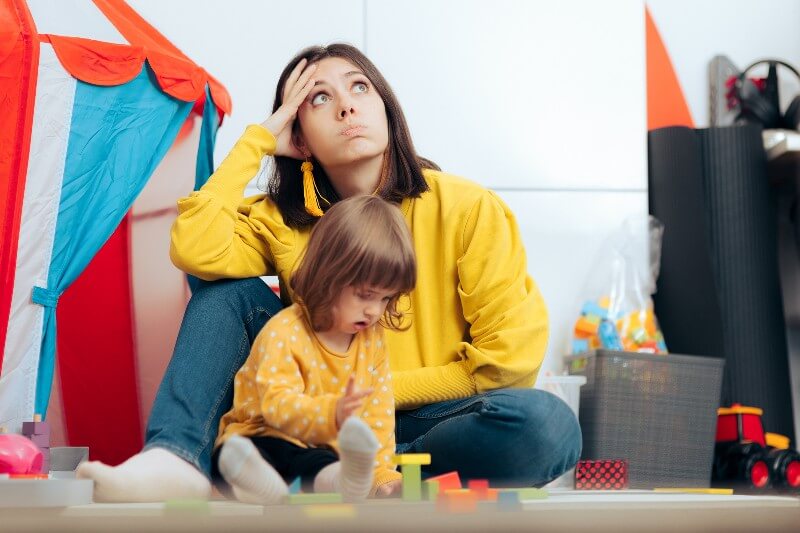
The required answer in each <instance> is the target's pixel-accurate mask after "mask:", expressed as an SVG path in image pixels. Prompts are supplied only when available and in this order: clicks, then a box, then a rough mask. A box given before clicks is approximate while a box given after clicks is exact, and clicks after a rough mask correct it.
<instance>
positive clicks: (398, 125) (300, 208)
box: [267, 43, 439, 228]
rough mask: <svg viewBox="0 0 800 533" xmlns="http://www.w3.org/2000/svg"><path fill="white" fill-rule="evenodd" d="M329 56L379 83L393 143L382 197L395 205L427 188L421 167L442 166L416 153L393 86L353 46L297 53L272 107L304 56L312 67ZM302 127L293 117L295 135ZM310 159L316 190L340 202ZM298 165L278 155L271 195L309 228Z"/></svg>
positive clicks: (287, 217)
mask: <svg viewBox="0 0 800 533" xmlns="http://www.w3.org/2000/svg"><path fill="white" fill-rule="evenodd" d="M328 57H338V58H341V59H344V60H346V61H349V62H350V63H352V64H353V65H355V66H356V67H358V68H359V69H361V71H362V72H363V73H364V75H365V76H366V77H367V78H368V79H369V81H370V82H371V83H372V85H373V86H374V87H375V90H376V91H377V92H378V94H379V95H380V97H381V99H382V100H383V103H384V107H385V108H386V119H387V123H388V128H389V146H388V147H387V149H386V157H385V160H384V161H385V163H384V165H385V166H386V167H387V168H384V169H383V173H382V175H383V176H385V179H384V180H382V184H381V186H380V189H379V190H378V191H377V194H378V195H379V196H380V197H381V198H383V199H384V200H387V201H390V202H394V203H400V202H401V201H402V200H403V199H404V198H417V197H419V196H420V195H421V194H422V193H423V192H425V191H427V190H428V184H427V182H426V181H425V177H424V176H423V175H422V169H423V168H430V169H436V170H438V169H439V167H438V166H436V164H435V163H433V162H432V161H429V160H427V159H425V158H422V157H419V156H418V155H417V152H416V150H415V149H414V143H413V142H412V141H411V133H410V132H409V130H408V124H407V123H406V118H405V116H404V115H403V110H402V109H401V108H400V103H399V102H398V101H397V97H396V96H395V95H394V92H393V91H392V88H391V87H390V86H389V83H388V82H387V81H386V79H385V78H384V77H383V75H382V74H381V73H380V71H379V70H378V69H377V68H376V67H375V65H374V64H373V63H372V61H370V60H369V59H368V58H367V57H366V56H365V55H364V54H362V53H361V51H359V50H358V49H357V48H355V47H354V46H350V45H348V44H341V43H336V44H330V45H328V46H312V47H309V48H306V49H305V50H303V51H301V52H300V53H299V54H297V55H296V56H295V57H294V58H293V59H292V60H291V61H290V62H289V64H288V65H286V68H285V69H284V70H283V72H282V73H281V77H280V79H279V80H278V86H277V87H276V89H275V104H274V105H273V106H272V111H273V112H275V111H277V110H278V108H279V107H280V106H281V105H282V104H283V89H284V87H285V86H286V80H287V79H288V78H289V75H290V74H291V73H292V70H294V67H295V66H297V64H298V63H299V62H300V61H301V60H303V59H306V60H307V61H308V63H307V65H311V64H314V63H317V62H319V61H321V60H323V59H325V58H328ZM299 127H300V125H299V121H297V120H295V121H294V125H293V130H292V134H293V135H294V136H296V135H298V133H299ZM312 162H313V163H314V179H315V181H316V182H317V188H318V189H319V191H320V192H321V193H322V195H324V196H325V198H327V199H329V200H330V201H331V203H332V204H334V203H336V201H337V200H339V197H338V195H337V194H336V191H335V190H334V188H333V185H332V184H331V182H330V180H329V179H328V176H327V175H326V174H325V170H324V169H323V168H322V165H320V164H318V163H317V162H316V161H313V160H312ZM300 163H301V162H300V161H298V160H296V159H292V158H290V157H283V156H276V157H275V166H274V167H273V168H272V175H271V176H270V180H269V185H268V188H267V192H268V193H269V197H270V199H271V200H272V201H273V202H274V203H275V205H277V206H278V209H279V210H280V212H281V215H283V220H284V222H286V224H287V225H288V226H290V227H293V228H300V227H303V226H307V225H309V224H313V223H314V222H315V221H316V220H317V219H316V218H315V217H313V216H312V215H310V214H308V213H307V212H306V209H305V202H304V196H303V174H302V172H301V171H300ZM320 205H321V207H322V209H323V210H325V209H326V208H328V206H327V205H325V204H324V202H320Z"/></svg>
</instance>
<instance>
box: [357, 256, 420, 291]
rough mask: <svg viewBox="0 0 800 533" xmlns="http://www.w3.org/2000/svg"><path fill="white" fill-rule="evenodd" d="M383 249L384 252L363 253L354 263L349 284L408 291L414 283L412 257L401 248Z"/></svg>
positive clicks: (414, 269)
mask: <svg viewBox="0 0 800 533" xmlns="http://www.w3.org/2000/svg"><path fill="white" fill-rule="evenodd" d="M383 251H384V253H372V254H365V257H363V258H362V259H361V261H358V262H357V263H356V268H355V273H354V276H353V281H352V283H351V285H355V286H370V287H379V288H381V289H386V290H391V291H396V292H410V291H411V290H412V289H413V288H414V285H415V283H416V265H415V262H414V257H413V256H409V257H406V256H405V255H406V254H404V253H403V252H402V251H401V250H397V251H392V250H383Z"/></svg>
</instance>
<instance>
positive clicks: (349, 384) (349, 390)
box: [344, 375, 356, 397]
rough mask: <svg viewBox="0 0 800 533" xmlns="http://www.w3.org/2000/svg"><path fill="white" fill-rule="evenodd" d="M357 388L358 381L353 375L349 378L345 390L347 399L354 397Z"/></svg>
mask: <svg viewBox="0 0 800 533" xmlns="http://www.w3.org/2000/svg"><path fill="white" fill-rule="evenodd" d="M355 388H356V379H355V377H353V376H352V375H351V376H350V377H349V378H347V386H346V387H345V388H344V395H345V397H347V396H350V395H352V394H353V391H354V390H355Z"/></svg>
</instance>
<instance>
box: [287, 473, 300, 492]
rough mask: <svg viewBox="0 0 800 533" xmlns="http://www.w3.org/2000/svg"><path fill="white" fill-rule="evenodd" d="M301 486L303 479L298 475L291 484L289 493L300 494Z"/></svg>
mask: <svg viewBox="0 0 800 533" xmlns="http://www.w3.org/2000/svg"><path fill="white" fill-rule="evenodd" d="M300 488H301V480H300V478H299V477H296V478H295V479H294V481H292V484H291V485H289V494H299V493H300Z"/></svg>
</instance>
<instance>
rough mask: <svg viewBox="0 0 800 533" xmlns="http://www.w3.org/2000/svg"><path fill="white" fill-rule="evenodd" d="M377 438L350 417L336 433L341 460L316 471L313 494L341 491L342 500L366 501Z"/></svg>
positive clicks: (377, 446) (360, 421)
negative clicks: (337, 434) (337, 433)
mask: <svg viewBox="0 0 800 533" xmlns="http://www.w3.org/2000/svg"><path fill="white" fill-rule="evenodd" d="M378 448H379V444H378V439H377V438H375V434H374V433H373V432H372V429H370V427H369V426H368V425H367V424H365V423H364V422H363V421H362V420H361V419H360V418H356V417H353V416H351V417H350V418H348V419H347V420H345V422H344V424H342V428H341V429H340V430H339V449H340V452H341V460H340V461H339V462H337V463H333V464H330V465H328V466H326V467H325V468H323V469H322V470H320V472H319V474H317V477H316V478H315V479H314V491H315V492H341V493H342V496H343V497H344V500H345V501H348V502H354V501H360V500H363V499H366V497H367V496H369V493H370V490H371V489H372V479H373V474H374V471H375V454H376V453H377V451H378Z"/></svg>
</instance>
